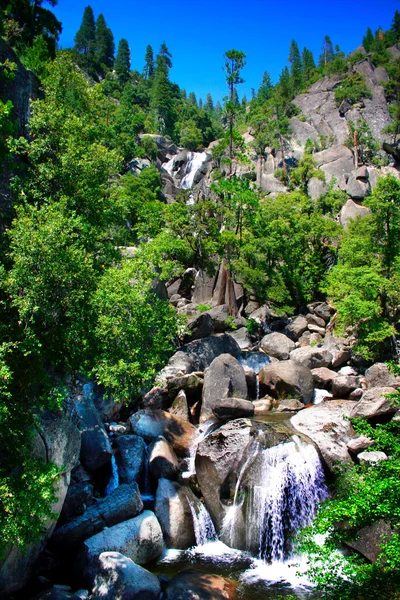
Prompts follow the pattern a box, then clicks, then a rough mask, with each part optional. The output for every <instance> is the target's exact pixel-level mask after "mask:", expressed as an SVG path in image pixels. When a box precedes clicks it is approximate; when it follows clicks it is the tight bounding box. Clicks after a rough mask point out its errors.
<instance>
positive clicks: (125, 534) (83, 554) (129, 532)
mask: <svg viewBox="0 0 400 600" xmlns="http://www.w3.org/2000/svg"><path fill="white" fill-rule="evenodd" d="M164 548H165V546H164V540H163V536H162V531H161V527H160V524H159V522H158V520H157V518H156V516H155V514H154V513H152V512H151V511H150V510H145V511H144V512H143V513H142V514H141V515H139V516H138V517H135V518H134V519H129V520H128V521H124V522H123V523H119V524H118V525H114V526H113V527H110V528H109V529H105V530H104V531H102V532H100V533H98V534H97V535H94V536H93V537H91V538H89V539H88V540H86V541H85V542H83V545H82V548H81V551H80V552H79V554H78V557H77V560H76V570H77V572H78V573H82V572H83V574H84V576H85V578H86V579H87V580H88V581H92V579H93V572H92V569H91V564H93V559H96V558H97V557H98V556H99V555H100V554H102V552H120V553H121V554H124V555H125V556H127V557H128V558H131V559H132V560H133V561H134V562H135V563H137V564H138V565H145V564H146V563H149V562H151V561H152V560H156V559H157V558H159V557H160V556H161V554H162V553H163V551H164Z"/></svg>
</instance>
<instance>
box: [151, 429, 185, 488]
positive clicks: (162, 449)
mask: <svg viewBox="0 0 400 600" xmlns="http://www.w3.org/2000/svg"><path fill="white" fill-rule="evenodd" d="M149 469H150V473H151V474H152V475H153V477H154V478H155V479H160V478H164V479H176V478H177V476H178V473H179V465H178V459H177V456H176V454H175V452H174V451H173V449H172V448H171V446H170V445H169V444H168V442H167V440H166V439H165V438H163V437H159V438H157V439H156V440H154V442H152V443H151V445H150V447H149Z"/></svg>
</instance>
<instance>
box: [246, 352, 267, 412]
mask: <svg viewBox="0 0 400 600" xmlns="http://www.w3.org/2000/svg"><path fill="white" fill-rule="evenodd" d="M238 361H239V362H240V364H241V365H242V366H243V368H244V369H245V371H246V369H247V370H249V371H253V373H255V374H256V378H255V382H256V400H259V399H260V382H259V381H258V377H257V375H258V374H259V372H260V371H261V369H262V368H263V367H265V365H268V364H269V363H270V362H271V360H270V358H269V356H268V355H267V354H264V352H246V353H244V354H243V355H242V356H239V358H238Z"/></svg>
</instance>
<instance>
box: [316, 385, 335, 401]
mask: <svg viewBox="0 0 400 600" xmlns="http://www.w3.org/2000/svg"><path fill="white" fill-rule="evenodd" d="M325 398H332V394H331V393H330V392H327V391H326V390H321V389H319V388H315V389H314V397H313V403H314V404H320V403H321V402H322V401H323V400H325Z"/></svg>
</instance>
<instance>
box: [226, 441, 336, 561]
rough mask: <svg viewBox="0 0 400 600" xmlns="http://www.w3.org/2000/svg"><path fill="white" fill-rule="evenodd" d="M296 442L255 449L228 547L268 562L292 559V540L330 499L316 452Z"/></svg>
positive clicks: (229, 527) (229, 522)
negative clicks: (323, 502)
mask: <svg viewBox="0 0 400 600" xmlns="http://www.w3.org/2000/svg"><path fill="white" fill-rule="evenodd" d="M292 439H293V441H292V442H286V443H283V444H279V445H278V446H274V447H272V448H267V449H264V448H262V447H261V445H260V443H259V442H255V443H254V446H253V449H252V451H251V452H250V454H249V456H248V458H247V460H246V462H245V463H244V465H243V467H242V468H241V470H240V472H239V476H238V481H237V484H236V489H235V495H234V501H233V505H232V507H230V508H229V509H228V511H227V513H226V516H225V519H224V522H223V527H222V536H223V538H224V539H225V540H226V543H228V544H229V545H230V546H233V547H241V548H243V549H246V550H249V551H250V552H252V553H255V554H257V555H258V557H259V558H260V559H263V560H265V561H267V562H271V561H282V560H284V559H285V558H286V557H288V556H289V555H290V550H291V538H292V537H293V535H294V534H295V533H296V531H297V530H298V529H299V528H301V527H304V526H306V525H309V524H310V523H311V522H312V519H313V517H314V515H315V511H316V508H317V505H318V503H319V502H320V501H321V500H323V499H324V498H326V497H327V489H326V486H325V484H324V474H323V470H322V467H321V463H320V460H319V457H318V453H317V451H316V449H315V448H314V446H312V445H311V444H306V443H304V442H302V441H301V440H300V439H299V438H298V437H297V436H293V438H292Z"/></svg>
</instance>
